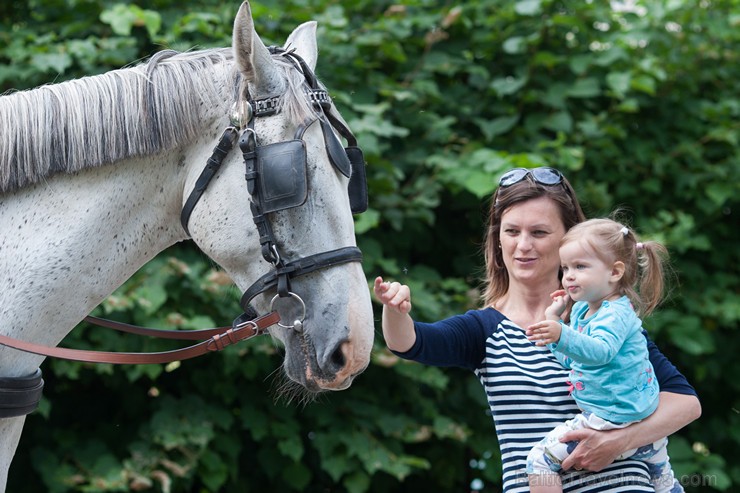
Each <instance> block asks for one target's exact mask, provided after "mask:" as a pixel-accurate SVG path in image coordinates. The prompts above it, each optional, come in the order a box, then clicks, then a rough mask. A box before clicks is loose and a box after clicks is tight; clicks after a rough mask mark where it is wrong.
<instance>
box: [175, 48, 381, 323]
mask: <svg viewBox="0 0 740 493" xmlns="http://www.w3.org/2000/svg"><path fill="white" fill-rule="evenodd" d="M269 50H270V52H271V53H272V54H273V55H279V56H283V57H285V58H286V59H287V60H289V61H290V62H291V63H293V65H294V66H295V67H296V68H297V69H298V70H300V71H301V72H302V73H303V76H304V78H305V80H306V87H307V89H306V95H307V97H308V98H309V99H310V102H311V104H312V106H313V107H314V109H315V110H316V115H317V117H316V118H315V119H313V120H311V121H309V122H304V124H302V125H300V126H299V127H298V129H297V130H296V132H295V136H294V138H293V140H289V141H284V142H277V143H273V144H267V145H259V144H258V142H257V140H258V133H257V131H256V130H255V120H256V119H257V118H263V117H269V116H272V115H275V114H277V113H278V112H279V110H280V106H279V101H280V96H273V97H267V98H263V99H252V98H251V96H250V95H249V91H248V90H247V91H246V93H247V94H246V99H244V100H240V101H238V102H237V103H235V105H234V108H233V111H232V115H231V126H229V127H228V128H227V129H226V130H225V131H224V133H223V135H222V136H221V139H220V141H219V143H218V145H217V146H216V148H215V149H214V150H213V155H212V156H211V158H210V159H209V160H208V163H207V165H206V167H205V168H204V169H203V171H202V172H201V174H200V176H199V177H198V179H197V180H196V183H195V187H194V188H193V191H192V192H191V193H190V195H189V196H188V199H187V200H186V201H185V205H184V206H183V209H182V212H181V215H180V221H181V223H182V226H183V228H184V229H185V231H188V222H189V220H190V216H191V214H192V212H193V210H194V209H195V206H196V204H197V203H198V201H199V199H200V198H201V196H202V195H203V193H204V192H205V190H206V188H207V187H208V184H209V183H210V182H211V180H212V179H213V177H214V176H215V175H216V172H217V171H218V170H219V168H220V166H221V164H222V162H223V160H224V158H225V157H226V156H227V155H228V153H229V152H230V151H231V149H233V147H234V144H235V142H236V141H237V137H238V142H239V148H240V149H241V151H242V155H243V157H244V163H245V167H246V172H245V178H246V181H247V191H248V192H249V195H250V197H251V201H250V209H251V212H252V219H253V221H254V224H255V225H256V227H257V231H258V233H259V237H260V246H261V252H262V257H263V258H264V259H265V260H266V261H267V262H269V263H270V264H271V265H272V269H271V270H270V271H269V272H268V273H266V274H265V275H263V276H262V277H260V278H259V279H258V280H257V281H256V282H254V283H253V284H252V285H251V286H250V287H249V288H248V289H247V290H246V291H245V292H244V294H243V295H242V298H241V301H240V305H241V307H242V309H243V310H244V314H243V315H241V316H240V317H239V318H237V320H236V321H235V323H238V322H237V321H239V322H241V321H244V320H251V319H253V318H255V317H256V316H257V313H256V311H255V310H254V309H253V308H252V306H251V305H250V303H251V301H252V300H253V299H254V297H255V296H257V295H258V294H260V293H264V292H265V291H268V290H271V289H273V288H276V289H277V294H275V296H274V297H273V298H272V301H271V304H270V310H271V311H272V309H273V306H274V304H275V301H276V300H277V299H278V298H284V299H292V300H295V301H296V302H297V303H298V304H299V305H300V307H301V309H302V315H301V317H300V318H298V319H296V320H295V321H294V322H293V323H292V324H289V323H282V322H278V324H279V325H280V326H282V327H286V328H295V329H296V330H301V329H302V325H303V321H304V319H305V315H306V305H305V303H304V301H303V299H302V298H301V297H300V296H299V295H298V294H296V293H294V292H293V291H292V290H291V286H290V281H291V280H292V279H294V278H296V277H299V276H303V275H306V274H309V273H311V272H315V271H317V270H320V269H326V268H330V267H333V266H336V265H341V264H344V263H347V262H361V261H362V252H361V251H360V249H359V248H357V247H356V246H347V247H342V248H339V249H336V250H330V251H326V252H322V253H317V254H314V255H309V256H306V257H302V258H298V259H295V260H291V261H286V260H285V259H284V258H283V256H282V255H281V254H280V249H279V247H278V242H277V240H276V238H275V235H274V233H273V229H272V223H271V222H270V216H269V214H270V213H273V212H279V211H282V210H285V209H290V208H294V207H300V206H301V205H303V204H304V203H305V201H306V199H307V197H308V185H307V182H308V180H307V158H306V144H305V142H304V141H303V134H304V133H305V131H306V129H307V128H308V126H310V125H312V124H313V123H315V122H317V121H318V123H319V124H320V125H321V130H322V134H323V136H324V146H325V149H326V152H327V156H328V157H329V161H330V162H331V163H332V165H333V166H334V167H335V168H336V169H337V170H338V171H339V172H340V173H342V174H343V175H344V176H346V177H348V178H349V179H350V181H349V184H348V195H349V202H350V208H351V210H352V213H354V214H359V213H362V212H364V211H365V210H366V209H367V182H366V178H365V160H364V157H363V155H362V151H361V150H360V148H359V147H358V146H357V140H356V139H355V136H354V135H353V134H352V132H351V131H350V130H349V129H348V128H347V126H346V125H344V124H343V123H342V121H341V120H340V119H339V118H338V117H336V116H335V115H334V114H333V113H332V111H331V109H332V102H331V98H330V97H329V95H328V93H327V92H326V91H325V90H323V89H321V88H320V87H319V84H318V81H317V79H316V77H315V75H314V74H313V72H312V71H311V69H310V68H309V67H308V65H307V64H306V63H305V61H304V60H303V59H302V58H301V57H300V56H298V55H297V54H296V53H295V52H293V51H286V50H284V49H282V48H276V47H270V48H269ZM334 130H336V131H337V132H338V133H339V134H340V135H341V136H342V137H344V138H345V139H346V140H347V144H348V145H347V147H346V148H345V147H343V146H342V144H341V142H340V141H339V139H338V138H337V136H336V134H335V133H334ZM188 234H189V231H188Z"/></svg>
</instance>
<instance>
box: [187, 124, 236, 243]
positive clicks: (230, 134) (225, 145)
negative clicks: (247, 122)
mask: <svg viewBox="0 0 740 493" xmlns="http://www.w3.org/2000/svg"><path fill="white" fill-rule="evenodd" d="M236 136H237V131H236V129H235V128H234V127H228V128H227V129H226V130H224V133H223V134H222V135H221V140H219V142H218V144H217V145H216V147H215V148H214V149H213V154H212V155H211V157H210V158H208V162H207V163H206V167H205V168H203V171H201V172H200V176H199V177H198V180H196V182H195V188H193V191H192V192H190V196H189V197H188V200H187V201H186V202H185V205H184V206H183V207H182V212H181V213H180V223H181V224H182V227H183V229H184V230H185V232H186V233H187V234H188V236H190V231H189V230H188V222H189V221H190V215H191V214H192V213H193V209H195V205H196V204H197V203H198V201H199V200H200V197H201V196H202V195H203V192H205V191H206V188H207V187H208V184H209V183H210V182H211V180H212V179H213V177H214V176H215V175H216V172H217V171H218V170H219V169H220V168H221V164H222V163H223V161H224V158H225V157H226V156H227V155H228V154H229V151H230V150H231V149H232V148H233V147H234V142H236Z"/></svg>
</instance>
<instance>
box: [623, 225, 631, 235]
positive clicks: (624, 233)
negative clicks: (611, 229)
mask: <svg viewBox="0 0 740 493" xmlns="http://www.w3.org/2000/svg"><path fill="white" fill-rule="evenodd" d="M629 232H630V230H629V229H627V226H622V235H623V236H627V235H628V234H629Z"/></svg>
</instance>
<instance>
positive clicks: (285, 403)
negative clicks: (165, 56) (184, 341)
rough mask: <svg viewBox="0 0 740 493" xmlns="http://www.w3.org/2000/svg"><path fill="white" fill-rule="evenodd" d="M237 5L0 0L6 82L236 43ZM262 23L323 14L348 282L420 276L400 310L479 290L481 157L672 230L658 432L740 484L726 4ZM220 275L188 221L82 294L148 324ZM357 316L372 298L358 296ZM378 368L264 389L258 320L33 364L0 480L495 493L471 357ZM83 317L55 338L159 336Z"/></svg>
mask: <svg viewBox="0 0 740 493" xmlns="http://www.w3.org/2000/svg"><path fill="white" fill-rule="evenodd" d="M237 8H238V2H223V1H215V0H196V1H194V2H188V3H187V5H184V4H183V3H182V2H175V1H172V0H153V1H148V2H140V3H138V4H133V3H116V2H113V1H99V0H43V1H41V0H27V1H14V2H3V3H2V5H0V23H1V26H2V28H1V29H0V92H3V91H7V90H21V89H27V88H32V87H34V86H37V85H40V84H45V83H54V82H61V81H64V80H68V79H72V78H77V77H82V76H87V75H96V74H100V73H103V72H106V71H108V70H111V69H115V68H120V67H122V66H125V65H129V64H132V63H137V62H139V61H142V60H144V59H146V58H147V57H148V56H150V55H151V54H153V53H154V52H156V51H158V50H161V49H165V48H171V49H175V50H190V49H197V48H206V47H215V46H228V45H230V35H231V27H232V23H233V18H234V14H235V13H236V10H237ZM252 10H253V14H254V16H255V23H256V26H257V29H258V32H259V34H260V35H261V37H262V38H263V39H264V40H265V41H266V43H267V44H282V42H283V41H284V39H285V37H286V36H287V34H289V33H290V31H291V30H292V29H293V28H294V27H295V26H296V25H297V24H299V23H300V22H304V21H308V20H317V21H318V22H319V30H318V35H319V49H320V57H319V62H318V67H317V70H316V72H317V75H318V76H319V77H320V78H321V79H322V80H323V82H324V83H325V84H326V85H327V87H328V88H329V89H330V92H331V95H332V97H333V98H334V100H335V102H336V103H337V105H338V106H339V108H340V110H341V111H342V113H343V115H344V117H345V118H346V119H347V121H348V123H349V125H350V127H351V128H352V130H353V131H354V132H355V134H356V135H357V136H358V138H359V141H360V145H361V146H362V147H363V149H364V151H365V157H366V159H367V162H368V168H367V172H368V179H369V185H370V210H369V211H368V212H367V213H365V214H363V215H362V216H357V218H356V228H357V234H358V243H359V246H360V247H361V248H362V250H363V252H364V256H365V261H364V269H365V272H366V274H367V276H368V279H369V280H370V281H372V279H373V278H374V277H375V276H376V275H378V274H382V275H384V276H386V277H391V278H395V279H400V280H402V281H404V282H406V283H408V284H409V285H411V286H412V288H413V290H414V316H415V317H416V318H418V319H422V320H435V319H439V318H441V317H445V316H448V315H451V314H454V313H458V312H460V311H462V310H465V309H467V308H471V307H475V306H477V304H478V288H479V286H480V276H481V275H482V256H481V254H480V246H481V240H482V236H483V231H482V222H483V220H484V212H485V210H486V206H487V200H488V197H489V195H490V193H491V192H492V191H493V188H494V184H495V183H496V182H497V178H498V176H499V175H500V174H501V173H502V172H503V171H504V170H506V169H508V168H510V167H512V166H528V167H533V166H540V165H549V166H555V167H558V168H560V169H561V170H563V171H564V172H565V173H566V174H567V176H568V177H569V179H570V180H571V181H572V183H573V184H574V186H575V188H576V190H577V192H578V193H579V197H580V198H581V200H582V201H583V203H584V205H585V208H586V212H587V215H589V216H597V215H605V214H608V213H609V212H610V211H612V210H613V209H614V208H617V207H621V208H623V209H624V210H625V211H626V212H627V218H628V220H629V222H630V223H631V224H632V225H633V226H634V227H635V228H636V229H637V230H638V231H639V232H640V233H641V234H642V235H643V236H645V237H648V238H656V239H660V240H662V241H664V242H666V243H667V245H668V246H669V247H670V251H671V257H672V265H673V268H674V269H675V271H676V274H677V280H678V282H677V283H675V285H674V286H673V291H672V296H671V298H670V299H669V300H668V302H667V303H666V304H664V305H663V307H662V309H660V310H659V312H658V313H657V314H656V315H654V316H652V317H650V318H649V319H647V320H646V321H645V322H646V323H645V325H646V328H647V329H648V331H649V332H650V334H651V336H652V337H653V338H654V339H655V340H656V341H657V343H658V344H659V346H660V347H661V348H662V349H663V351H664V352H665V353H666V354H667V355H668V356H669V357H670V359H671V360H672V361H673V362H674V364H676V366H677V367H678V368H679V369H680V370H681V371H682V372H683V373H684V374H685V375H686V376H687V377H688V378H689V380H690V381H691V382H692V383H693V385H694V386H695V387H696V389H697V391H698V392H699V395H700V398H701V401H702V404H703V415H702V417H701V418H700V419H699V420H698V421H697V422H695V423H693V424H691V425H690V426H688V427H687V428H686V429H684V430H681V431H680V432H679V433H678V434H676V435H674V436H672V437H671V440H670V449H669V450H670V454H671V457H672V461H673V464H674V466H675V470H676V473H677V475H678V476H679V477H681V478H683V481H684V483H685V486H686V489H687V491H736V490H737V489H738V488H740V466H738V465H737V463H736V462H735V459H737V457H738V452H740V451H739V450H738V443H740V380H739V379H738V378H737V376H738V375H740V359H739V358H738V357H737V354H738V353H739V352H740V338H738V319H739V318H740V280H739V278H738V264H739V263H740V254H739V251H740V250H739V249H738V247H737V244H738V240H740V233H739V228H738V227H739V226H740V222H739V221H738V219H737V211H735V210H734V208H735V207H738V205H739V204H738V194H739V192H740V152H739V150H740V147H739V144H738V139H739V138H740V90H738V87H739V86H738V80H740V60H738V54H739V53H740V49H739V48H740V44H739V42H740V2H738V1H737V0H716V1H715V0H624V1H616V0H615V1H612V2H605V1H604V2H601V1H588V2H584V1H581V0H578V1H575V0H572V1H571V0H563V1H556V0H519V1H514V0H497V1H490V0H468V1H466V2H459V3H455V2H451V1H434V0H404V1H399V2H396V3H393V2H388V1H383V0H372V1H370V0H284V1H261V2H259V3H257V2H254V3H253V4H252ZM238 296H239V293H238V292H237V290H236V289H235V288H234V287H233V286H232V285H231V282H230V280H229V279H228V277H227V276H225V274H224V273H222V272H220V271H219V269H218V268H217V267H216V266H214V265H213V263H212V262H211V261H209V260H208V259H207V258H206V257H205V256H204V255H203V254H202V253H200V252H199V251H198V250H197V248H196V247H195V246H194V245H193V244H192V243H190V242H188V243H183V244H179V245H177V246H175V247H173V248H171V249H169V250H167V251H165V252H163V253H162V254H161V255H160V256H159V257H157V258H156V259H155V260H154V261H152V262H150V263H149V264H147V265H146V266H145V267H144V268H143V269H142V270H141V271H139V272H138V273H137V274H136V275H135V276H134V277H133V278H132V279H130V280H129V282H127V283H126V284H125V285H124V286H122V287H121V288H120V289H119V290H118V291H116V292H115V293H114V294H113V295H112V296H111V297H110V298H109V299H107V300H106V301H105V302H104V303H103V304H102V305H101V306H100V307H99V308H98V310H97V311H96V313H97V314H99V315H105V316H108V317H113V318H116V319H118V320H124V321H131V322H134V323H138V324H143V325H150V326H159V327H172V328H174V327H185V328H187V327H192V328H200V327H206V326H214V325H223V324H225V323H229V322H230V321H231V319H232V318H233V317H234V316H235V315H236V314H238V313H239V308H238V304H237V300H238ZM375 308H376V314H379V310H378V307H377V306H376V307H375ZM376 329H377V330H376V334H377V337H376V344H375V349H374V352H373V363H372V365H371V366H370V368H369V369H368V370H367V371H366V372H365V373H364V374H363V375H362V376H361V377H359V378H358V379H357V380H356V382H355V383H354V384H353V386H352V387H351V388H350V389H349V390H347V391H344V392H339V393H332V394H324V395H321V396H319V397H318V398H317V399H315V400H314V401H312V402H300V400H295V399H294V400H292V401H289V400H288V399H285V398H281V397H280V394H279V391H278V387H279V383H280V378H279V376H276V371H275V370H276V369H277V368H278V367H279V366H280V364H281V361H282V351H281V348H280V347H279V346H277V345H275V344H274V343H273V342H271V341H270V340H268V339H267V338H264V339H260V340H252V341H249V342H247V343H243V344H241V345H239V346H237V347H231V348H229V349H228V350H227V351H225V352H224V353H219V354H217V355H213V356H207V357H203V358H200V359H198V360H191V361H186V362H183V363H182V364H181V365H178V364H173V365H168V366H158V365H149V366H137V367H112V366H109V365H85V364H78V363H70V362H65V361H51V360H49V361H47V362H45V363H44V366H43V367H42V369H43V370H44V376H45V380H46V391H45V397H44V399H43V401H42V405H41V407H40V409H39V410H38V411H37V412H35V413H34V414H32V415H30V416H29V417H28V419H27V424H26V428H25V431H24V436H23V438H22V440H21V444H20V447H19V450H18V453H17V455H16V459H15V462H14V464H13V466H12V467H11V475H10V482H9V486H8V491H10V492H21V491H22V492H24V493H33V492H51V493H57V492H58V493H62V492H119V491H152V492H157V491H162V492H172V493H176V492H216V491H218V492H239V493H244V492H250V491H305V492H330V491H331V492H345V491H346V492H350V493H361V492H384V493H387V492H395V491H398V492H400V491H484V492H494V491H500V487H501V486H500V474H501V471H500V461H499V453H498V446H497V443H496V439H495V434H494V430H493V424H492V420H491V417H490V415H489V413H488V408H487V405H486V403H485V399H484V393H483V392H482V389H481V388H480V385H479V383H478V382H477V380H476V379H475V377H474V376H473V375H472V374H470V373H467V372H463V371H461V370H454V369H451V370H440V369H435V368H428V367H423V366H421V365H417V364H413V363H407V362H403V361H399V360H398V359H397V358H395V357H394V356H392V355H391V354H390V353H389V352H388V351H387V350H386V349H385V346H384V344H383V340H382V335H381V334H380V330H379V329H380V328H379V323H378V324H376ZM161 344H162V343H160V342H154V341H149V340H141V339H139V338H135V337H132V336H124V335H120V334H115V333H112V332H109V331H106V330H102V329H93V328H86V327H84V326H81V327H79V328H77V329H76V330H74V331H73V332H72V333H71V334H70V335H69V337H68V338H67V339H66V340H65V345H72V346H75V347H81V348H104V349H114V350H120V351H123V350H128V351H136V350H161V349H163V346H161Z"/></svg>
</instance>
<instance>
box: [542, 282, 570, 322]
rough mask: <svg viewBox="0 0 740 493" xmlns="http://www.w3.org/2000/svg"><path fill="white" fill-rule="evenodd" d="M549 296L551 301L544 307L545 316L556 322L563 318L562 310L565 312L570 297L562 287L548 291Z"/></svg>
mask: <svg viewBox="0 0 740 493" xmlns="http://www.w3.org/2000/svg"><path fill="white" fill-rule="evenodd" d="M550 298H551V299H552V303H551V304H550V306H548V307H547V308H546V309H545V318H547V320H553V321H555V322H558V321H560V319H562V318H563V312H565V309H566V307H567V306H568V301H569V300H570V297H569V296H568V294H567V293H566V292H565V290H564V289H558V290H557V291H553V292H552V293H550Z"/></svg>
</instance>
